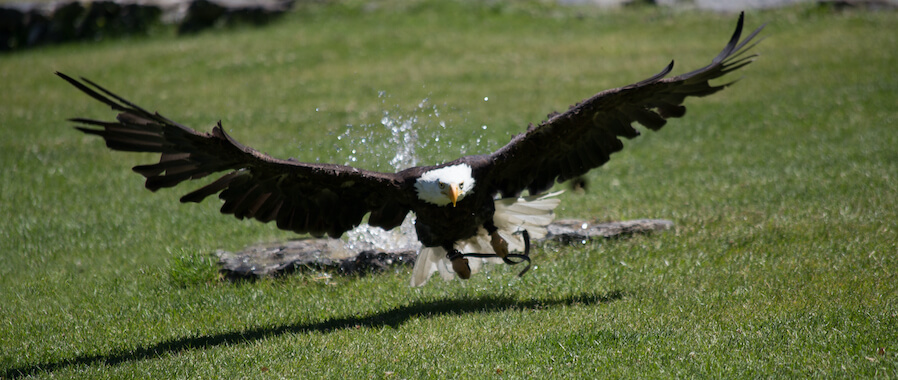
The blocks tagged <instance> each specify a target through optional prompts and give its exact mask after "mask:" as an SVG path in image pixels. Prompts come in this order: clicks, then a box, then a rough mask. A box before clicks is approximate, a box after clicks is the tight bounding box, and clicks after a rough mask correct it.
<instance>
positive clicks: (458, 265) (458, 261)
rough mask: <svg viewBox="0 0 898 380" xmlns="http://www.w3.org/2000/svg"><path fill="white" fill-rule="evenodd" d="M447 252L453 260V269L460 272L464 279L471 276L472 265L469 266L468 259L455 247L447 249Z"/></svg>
mask: <svg viewBox="0 0 898 380" xmlns="http://www.w3.org/2000/svg"><path fill="white" fill-rule="evenodd" d="M446 252H447V254H446V257H447V258H448V259H449V260H450V261H452V270H454V271H455V273H456V274H458V277H459V278H461V279H462V280H467V279H469V278H471V267H470V266H468V259H466V258H465V257H464V255H463V254H462V253H461V252H459V250H457V249H455V248H451V247H450V248H449V249H446Z"/></svg>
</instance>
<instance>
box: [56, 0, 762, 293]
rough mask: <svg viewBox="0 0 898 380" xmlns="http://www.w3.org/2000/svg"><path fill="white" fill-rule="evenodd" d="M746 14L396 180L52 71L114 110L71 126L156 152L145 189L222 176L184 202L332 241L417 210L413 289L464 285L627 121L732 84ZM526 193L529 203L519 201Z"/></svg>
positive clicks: (601, 159)
mask: <svg viewBox="0 0 898 380" xmlns="http://www.w3.org/2000/svg"><path fill="white" fill-rule="evenodd" d="M743 19H744V15H740V16H739V21H738V23H737V25H736V30H735V32H734V33H733V36H732V38H731V39H730V41H729V43H728V44H727V45H726V47H724V49H723V50H722V51H721V52H720V54H718V55H717V56H716V57H715V58H714V59H713V60H712V61H711V63H710V64H709V65H707V66H705V67H703V68H700V69H698V70H694V71H692V72H689V73H686V74H683V75H679V76H675V77H670V78H666V75H667V74H669V73H670V71H671V70H672V68H673V62H671V63H670V65H668V66H667V67H666V68H665V69H664V70H663V71H661V72H660V73H658V74H656V75H654V76H652V77H650V78H648V79H645V80H643V81H641V82H638V83H635V84H632V85H629V86H624V87H620V88H615V89H610V90H606V91H602V92H599V93H598V94H596V95H594V96H592V97H590V98H588V99H586V100H583V101H582V102H580V103H578V104H576V105H574V106H573V107H571V108H570V109H568V110H567V111H566V112H564V113H560V114H559V113H554V114H552V115H549V118H548V120H546V121H544V122H542V123H540V124H539V125H537V126H534V125H530V126H529V127H528V128H527V130H526V131H525V132H524V133H522V134H519V135H516V136H514V137H513V138H512V139H511V141H510V142H509V143H508V144H506V145H505V146H503V147H502V148H500V149H498V150H497V151H495V152H493V153H492V154H486V155H473V156H465V157H461V158H459V159H456V160H454V161H451V162H447V163H443V164H440V165H435V166H418V167H412V168H409V169H405V170H402V171H400V172H397V173H381V172H375V171H369V170H362V169H358V168H354V167H351V166H346V165H335V164H320V163H306V162H299V161H295V160H282V159H277V158H274V157H271V156H269V155H267V154H264V153H261V152H259V151H257V150H255V149H253V148H250V147H247V146H244V145H242V144H240V143H239V142H237V141H236V140H234V139H233V138H232V137H231V136H230V135H228V134H227V133H226V132H225V130H224V129H223V128H222V126H221V123H220V122H219V123H218V125H217V126H215V127H213V128H212V131H211V132H210V133H203V132H197V131H195V130H193V129H191V128H188V127H186V126H184V125H181V124H179V123H177V122H175V121H172V120H170V119H168V118H166V117H163V116H162V115H160V114H158V113H154V112H149V111H147V110H145V109H143V108H141V107H139V106H137V105H135V104H133V103H131V102H129V101H127V100H125V99H124V98H122V97H119V96H118V95H115V94H114V93H112V92H110V91H108V90H106V89H104V88H103V87H101V86H99V85H97V84H95V83H93V82H91V81H89V80H87V79H84V78H82V79H81V81H78V80H76V79H73V78H71V77H68V76H66V75H65V74H62V73H57V75H59V76H60V77H62V78H63V79H65V80H66V81H68V82H69V83H71V84H72V85H74V86H75V87H77V88H78V89H79V90H81V91H83V92H84V93H86V94H88V95H90V96H91V97H93V98H94V99H96V100H99V101H100V102H103V103H105V104H107V105H109V106H110V107H112V108H113V109H114V110H116V111H119V112H120V113H119V114H118V116H117V117H116V120H115V121H100V120H92V119H85V118H75V119H71V120H72V121H74V122H77V123H79V124H81V125H79V126H77V127H76V128H77V129H78V130H80V131H82V132H85V133H88V134H94V135H98V136H100V137H102V138H103V139H104V140H105V141H106V146H107V147H109V148H111V149H114V150H121V151H131V152H154V153H160V154H161V156H160V159H159V162H157V163H154V164H148V165H139V166H136V167H134V171H136V172H138V173H140V174H141V175H143V176H144V177H146V187H147V188H148V189H150V190H153V191H156V190H158V189H160V188H163V187H172V186H175V185H177V184H179V183H181V182H184V181H187V180H192V179H198V178H203V177H206V176H208V175H211V174H214V173H218V172H226V173H225V174H224V175H222V176H221V177H219V178H218V179H216V180H214V181H213V182H211V183H209V184H207V185H205V186H202V187H200V188H199V189H196V190H194V191H192V192H190V193H188V194H186V195H184V196H183V197H182V198H181V202H200V201H202V200H203V199H205V198H206V197H208V196H210V195H213V194H218V197H219V198H220V199H221V200H222V201H224V204H223V205H222V207H221V212H222V213H225V214H233V215H234V216H235V217H237V218H239V219H244V218H253V219H256V220H259V221H261V222H266V223H267V222H271V221H275V222H276V223H277V227H278V228H280V229H284V230H290V231H294V232H297V233H309V234H312V235H315V236H322V235H325V234H327V235H328V236H330V237H339V236H341V235H342V234H343V233H344V232H346V231H348V230H350V229H352V228H354V227H356V226H358V225H359V224H360V223H361V222H362V220H363V218H364V217H365V215H368V220H367V223H368V224H370V225H372V226H377V227H382V228H384V229H391V228H394V227H396V226H398V225H400V224H401V223H402V221H403V220H404V219H405V216H406V214H408V213H409V212H413V213H414V214H415V217H416V220H415V230H416V232H417V235H418V240H420V241H421V243H422V244H423V246H424V248H423V249H422V252H421V253H420V254H419V258H418V260H417V262H416V266H415V270H414V273H413V277H412V285H421V284H423V283H424V282H425V281H426V280H427V278H428V277H429V276H430V275H431V274H432V273H433V272H436V271H439V272H440V273H441V274H442V275H443V277H444V278H451V277H452V276H453V275H452V274H453V273H455V274H457V275H458V276H459V277H461V278H468V277H469V276H470V273H471V270H472V269H474V270H476V269H477V267H478V266H479V264H480V262H479V261H476V260H474V259H471V260H469V257H466V256H470V255H466V252H472V251H473V252H489V253H494V254H495V255H496V256H498V257H500V258H506V257H507V256H508V255H509V249H512V250H515V249H518V250H519V249H521V248H522V247H523V245H524V244H523V242H522V241H521V240H522V237H521V234H519V232H521V231H522V230H525V231H527V232H529V236H534V237H540V236H541V235H544V234H545V227H546V225H547V224H549V222H551V220H552V215H553V214H552V212H553V209H554V208H555V207H556V206H557V205H558V202H559V200H558V199H557V198H554V197H552V194H550V195H548V196H545V195H544V196H540V195H539V194H541V193H542V192H544V191H546V190H548V189H549V188H551V187H552V185H553V184H554V183H556V182H562V181H564V180H567V179H570V178H574V177H577V176H580V175H582V174H584V173H586V172H588V171H589V170H591V169H593V168H596V167H599V166H601V165H602V164H604V163H605V162H607V161H608V158H609V155H611V154H612V153H614V152H617V151H619V150H621V149H622V148H623V143H622V142H621V140H620V138H621V137H624V138H634V137H636V136H638V135H639V132H638V131H637V130H636V129H635V128H633V126H632V124H633V123H634V122H636V123H639V124H641V125H643V126H645V127H647V128H649V129H652V130H658V129H659V128H661V127H662V126H664V124H665V123H666V122H667V119H668V118H671V117H681V116H683V115H684V113H685V111H686V109H685V107H684V106H683V101H684V100H685V98H687V97H690V96H706V95H710V94H713V93H715V92H717V91H720V90H721V89H723V88H725V87H727V86H728V85H729V84H731V83H726V84H722V85H711V84H710V83H709V81H711V80H713V79H716V78H719V77H721V76H723V75H725V74H727V73H729V72H731V71H734V70H737V69H739V68H741V67H743V66H745V65H747V64H749V63H751V62H752V61H753V60H754V58H755V55H745V54H744V53H745V52H746V51H747V50H749V49H750V48H751V47H752V46H754V45H753V44H752V45H749V43H750V42H751V41H752V39H753V38H754V37H755V36H757V34H758V33H759V32H760V31H761V29H762V28H763V26H761V27H759V28H758V29H756V30H755V31H753V32H752V33H751V34H749V35H748V36H747V37H746V38H744V39H740V38H741V34H742V26H743ZM524 190H527V191H528V193H529V194H530V196H528V197H521V194H522V192H523V191H524ZM527 236H528V234H524V239H527Z"/></svg>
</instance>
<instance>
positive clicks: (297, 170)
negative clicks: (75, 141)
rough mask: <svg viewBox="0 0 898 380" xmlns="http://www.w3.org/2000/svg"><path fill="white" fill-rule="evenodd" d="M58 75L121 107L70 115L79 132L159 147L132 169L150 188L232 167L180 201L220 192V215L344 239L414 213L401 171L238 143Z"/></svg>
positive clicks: (132, 146)
mask: <svg viewBox="0 0 898 380" xmlns="http://www.w3.org/2000/svg"><path fill="white" fill-rule="evenodd" d="M56 74H57V75H59V76H60V77H62V78H63V79H65V80H66V81H68V82H69V83H71V84H72V85H73V86H75V87H77V88H78V89H79V90H81V91H83V92H84V93H86V94H87V95H90V96H91V97H93V98H94V99H96V100H99V101H100V102H103V103H105V104H107V105H109V106H110V107H112V109H114V110H117V111H119V112H120V113H119V114H118V116H117V117H116V120H115V121H99V120H91V119H84V118H75V119H71V121H74V122H77V123H80V124H82V125H81V126H77V127H76V128H77V129H78V130H80V131H82V132H84V133H88V134H93V135H98V136H100V137H102V138H103V139H104V140H106V146H107V147H109V148H110V149H114V150H121V151H129V152H154V153H161V157H160V159H159V162H158V163H155V164H149V165H139V166H135V167H134V171H136V172H138V173H140V174H142V175H143V176H144V177H146V178H147V180H146V187H147V188H148V189H150V190H152V191H156V190H158V189H160V188H163V187H172V186H175V185H177V184H179V183H181V182H184V181H186V180H191V179H198V178H203V177H205V176H208V175H210V174H213V173H217V172H221V171H228V172H227V173H226V174H224V175H222V176H221V177H220V178H218V179H217V180H215V181H213V182H211V183H209V184H207V185H205V186H203V187H201V188H199V189H197V190H195V191H193V192H191V193H189V194H187V195H185V196H183V197H182V198H181V202H200V201H202V200H203V199H205V198H206V197H208V196H210V195H212V194H219V198H221V199H222V200H223V201H224V205H222V207H221V212H222V213H225V214H233V215H234V216H236V217H237V218H240V219H243V218H254V219H257V220H259V221H262V222H270V221H276V222H277V226H278V228H280V229H284V230H289V231H295V232H297V233H311V234H313V235H316V236H321V235H323V234H328V235H329V236H331V237H339V236H340V235H341V234H342V233H343V232H345V231H347V230H349V229H352V228H353V227H355V226H357V225H358V224H359V223H361V221H362V219H363V217H364V216H365V214H367V213H369V212H370V213H371V215H370V217H369V219H368V224H370V225H373V226H378V227H383V228H386V229H390V228H393V227H395V226H398V225H399V224H401V223H402V220H403V219H404V218H405V215H406V214H407V213H408V212H409V202H408V200H407V199H406V198H405V197H406V195H405V193H404V192H403V191H402V188H403V179H402V177H401V176H400V175H398V174H394V173H379V172H373V171H366V170H361V169H357V168H353V167H350V166H345V165H333V164H313V163H303V162H298V161H294V160H281V159H277V158H274V157H271V156H269V155H267V154H264V153H261V152H259V151H257V150H255V149H252V148H250V147H247V146H244V145H242V144H240V143H239V142H237V141H236V140H234V139H233V138H232V137H231V136H229V135H228V134H227V133H225V131H224V129H223V128H222V127H221V123H220V122H219V124H218V125H217V126H216V127H214V128H212V132H211V133H201V132H197V131H195V130H193V129H191V128H188V127H186V126H184V125H181V124H179V123H176V122H174V121H171V120H169V119H167V118H165V117H163V116H162V115H160V114H158V113H151V112H148V111H146V110H144V109H143V108H140V107H138V106H137V105H134V104H133V103H131V102H129V101H127V100H125V99H123V98H121V97H119V96H117V95H115V94H113V93H111V92H109V91H107V90H106V89H104V88H102V87H100V86H99V85H97V84H95V83H93V82H91V81H89V80H87V79H84V78H82V81H83V82H79V81H78V80H75V79H73V78H70V77H68V76H66V75H65V74H62V73H56Z"/></svg>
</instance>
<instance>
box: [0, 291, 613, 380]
mask: <svg viewBox="0 0 898 380" xmlns="http://www.w3.org/2000/svg"><path fill="white" fill-rule="evenodd" d="M623 297H624V292H622V291H619V290H614V291H610V292H607V293H604V294H596V293H583V294H578V295H571V296H568V297H565V298H560V299H531V300H524V301H522V300H516V299H512V298H510V297H496V296H484V297H476V298H455V299H446V300H438V301H419V302H415V303H412V304H409V305H404V306H398V307H396V308H393V309H390V310H385V311H381V312H377V313H373V314H370V315H367V316H358V317H338V318H332V319H328V320H325V321H321V322H311V323H298V324H288V325H281V326H270V327H257V328H251V329H248V330H243V331H235V332H223V333H219V334H212V335H204V336H197V337H184V338H177V339H172V340H168V341H164V342H160V343H157V344H154V345H150V346H144V347H139V348H136V349H133V350H128V351H119V352H112V353H109V354H105V355H84V356H79V357H74V358H70V359H64V360H60V361H57V362H52V363H43V364H35V365H31V366H26V367H19V368H10V369H7V370H6V371H5V373H3V375H2V376H0V377H2V378H19V377H25V376H31V375H36V374H40V373H42V372H54V371H57V370H60V369H63V368H67V367H76V366H90V365H95V364H105V365H110V366H114V365H118V364H122V363H126V362H133V361H138V360H147V359H154V358H158V357H162V356H165V355H166V354H168V353H177V352H182V351H186V350H195V349H206V348H212V347H217V346H223V345H232V344H243V343H251V342H254V341H259V340H262V339H265V338H268V337H271V336H277V335H282V334H291V333H293V334H298V333H310V332H319V333H328V332H332V331H338V330H343V329H354V328H376V327H383V326H389V327H393V328H396V327H399V326H401V325H402V324H403V323H405V322H406V321H408V320H409V319H412V318H415V317H434V316H440V315H461V314H476V313H491V312H501V311H505V310H527V309H531V310H533V309H545V308H552V307H557V306H571V305H587V306H588V305H601V304H607V303H610V302H614V301H617V300H620V299H622V298H623Z"/></svg>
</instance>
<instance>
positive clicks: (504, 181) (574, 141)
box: [491, 15, 764, 197]
mask: <svg viewBox="0 0 898 380" xmlns="http://www.w3.org/2000/svg"><path fill="white" fill-rule="evenodd" d="M743 18H744V15H740V16H739V22H738V24H737V26H736V31H735V32H734V33H733V36H732V38H731V39H730V42H729V43H728V44H727V45H726V47H725V48H724V49H723V51H721V52H720V54H718V55H717V57H715V58H714V60H712V61H711V64H709V65H708V66H705V67H703V68H701V69H698V70H695V71H692V72H689V73H686V74H683V75H679V76H676V77H671V78H666V79H665V78H664V77H665V76H666V75H667V74H668V73H670V71H671V69H673V62H671V63H670V65H668V66H667V68H665V69H664V70H663V71H661V72H660V73H658V74H656V75H655V76H653V77H651V78H648V79H646V80H643V81H641V82H639V83H635V84H632V85H629V86H625V87H620V88H615V89H611V90H606V91H602V92H600V93H598V94H596V95H595V96H593V97H591V98H589V99H586V100H584V101H583V102H581V103H579V104H577V105H575V106H573V107H571V108H570V109H569V110H568V111H567V112H565V113H563V114H553V115H549V119H548V120H546V121H544V122H542V123H540V125H539V126H536V127H534V126H533V125H531V126H530V127H529V128H528V129H527V132H525V133H523V134H520V135H517V136H515V137H514V138H512V140H511V142H509V143H508V144H507V145H505V146H504V147H502V148H500V149H499V150H498V151H496V152H494V153H493V154H492V155H491V157H492V159H493V160H494V167H493V170H492V173H494V174H493V175H494V176H496V178H495V180H496V182H494V186H495V187H494V188H495V190H496V191H498V192H500V193H501V194H502V196H503V197H509V196H516V195H518V194H520V193H521V191H523V190H524V189H527V190H529V192H530V193H531V194H536V193H540V192H542V191H545V190H547V189H548V188H550V187H551V186H552V184H553V183H554V182H556V181H557V182H562V181H565V180H567V179H570V178H574V177H576V176H579V175H582V174H584V173H586V172H588V171H589V170H591V169H593V168H597V167H599V166H601V165H603V164H604V163H605V162H607V161H608V158H609V155H610V154H611V153H614V152H617V151H619V150H621V149H622V148H623V143H622V142H621V140H620V137H626V138H628V139H629V138H634V137H636V136H638V135H639V132H638V131H637V130H636V129H634V128H633V126H632V123H633V122H637V123H639V124H642V125H643V126H645V127H648V128H649V129H651V130H658V129H660V128H661V127H662V126H664V124H665V123H666V122H667V120H666V119H667V118H670V117H681V116H683V115H684V114H685V113H686V107H684V106H683V105H682V104H683V100H684V99H685V98H686V97H688V96H706V95H710V94H713V93H715V92H717V91H720V90H722V89H723V88H725V87H727V86H728V85H730V84H731V83H732V82H730V83H726V84H722V85H718V86H712V85H711V84H710V83H709V81H710V80H712V79H715V78H719V77H721V76H723V75H725V74H727V73H729V72H731V71H734V70H737V69H739V68H741V67H743V66H745V65H747V64H749V63H751V62H752V61H753V60H754V58H755V55H749V56H743V53H745V52H746V51H747V50H749V49H750V48H751V47H752V46H754V44H752V45H748V43H749V42H750V41H751V40H752V39H753V38H754V37H755V36H757V34H758V33H759V32H760V31H761V29H762V28H763V27H764V26H763V25H762V26H761V27H759V28H758V29H756V30H755V31H754V32H752V33H751V34H750V35H749V36H748V37H746V38H745V39H744V40H742V41H741V42H740V36H741V34H742V23H743Z"/></svg>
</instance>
